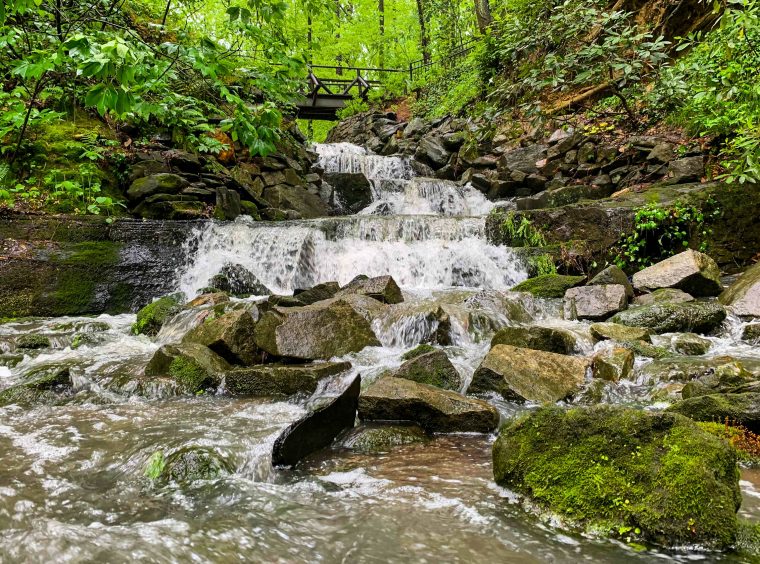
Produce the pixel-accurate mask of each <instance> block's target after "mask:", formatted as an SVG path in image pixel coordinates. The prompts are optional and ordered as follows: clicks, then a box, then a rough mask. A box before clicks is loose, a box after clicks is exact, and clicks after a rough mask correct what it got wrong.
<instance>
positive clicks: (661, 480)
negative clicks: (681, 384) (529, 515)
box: [493, 406, 741, 549]
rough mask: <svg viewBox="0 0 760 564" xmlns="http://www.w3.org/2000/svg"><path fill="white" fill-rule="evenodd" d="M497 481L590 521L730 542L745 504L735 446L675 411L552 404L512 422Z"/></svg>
mask: <svg viewBox="0 0 760 564" xmlns="http://www.w3.org/2000/svg"><path fill="white" fill-rule="evenodd" d="M493 469H494V478H495V479H496V482H498V483H499V484H501V485H504V486H506V487H508V488H509V489H511V490H513V491H515V492H517V493H519V494H522V495H524V496H525V497H526V498H527V500H528V501H529V502H530V504H531V505H532V506H534V507H537V508H539V509H545V510H549V511H551V512H552V513H554V514H557V515H559V516H560V517H561V518H562V519H563V521H564V522H566V523H568V524H570V525H575V526H576V527H578V528H581V529H585V530H594V531H596V532H597V533H598V532H600V531H601V532H603V533H606V534H609V535H612V536H620V537H623V539H625V540H630V541H635V540H638V541H645V542H652V543H656V544H659V545H665V546H684V545H703V546H709V547H712V548H718V549H726V548H729V547H731V546H732V545H733V543H734V541H735V539H736V532H737V528H738V521H737V517H736V511H737V510H738V509H739V505H740V503H741V493H740V491H739V470H738V467H737V460H736V454H735V452H734V450H733V448H731V446H730V445H729V444H728V443H727V442H725V441H723V440H721V439H719V438H717V437H715V436H713V435H710V434H709V433H707V432H705V431H703V430H702V429H701V428H700V427H699V426H697V425H696V424H695V423H694V422H692V421H690V420H689V419H687V418H685V417H681V416H679V415H677V414H673V413H647V412H644V411H639V410H636V409H630V408H624V407H611V406H596V407H589V408H575V409H570V410H564V409H561V408H559V407H555V406H551V407H544V408H541V409H539V410H538V411H535V412H533V413H532V414H530V415H528V416H526V417H524V418H521V419H519V420H517V421H516V422H514V423H512V424H511V425H509V426H507V427H504V428H503V429H502V431H501V433H500V435H499V438H498V439H497V440H496V442H495V443H494V446H493Z"/></svg>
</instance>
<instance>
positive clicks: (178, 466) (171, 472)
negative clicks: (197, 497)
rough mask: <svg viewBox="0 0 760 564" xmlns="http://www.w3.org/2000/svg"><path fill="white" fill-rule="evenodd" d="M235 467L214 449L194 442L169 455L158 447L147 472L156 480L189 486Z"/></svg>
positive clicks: (232, 469)
mask: <svg viewBox="0 0 760 564" xmlns="http://www.w3.org/2000/svg"><path fill="white" fill-rule="evenodd" d="M233 471H234V468H233V466H232V464H231V463H230V462H229V461H228V460H227V459H225V458H224V457H223V456H221V455H220V454H219V453H217V452H216V451H215V450H214V449H211V448H207V447H200V446H191V447H185V448H182V449H179V450H177V451H175V452H173V453H171V454H170V455H168V456H165V455H164V453H163V451H160V450H159V451H156V452H155V453H154V454H153V455H152V456H151V458H150V460H148V464H147V465H146V467H145V475H146V477H147V478H149V479H150V480H152V481H153V482H154V483H156V484H159V485H165V484H168V483H173V484H176V485H179V486H181V487H187V486H189V485H191V484H192V483H193V482H197V481H200V480H215V479H217V478H221V477H223V476H226V475H228V474H231V473H232V472H233Z"/></svg>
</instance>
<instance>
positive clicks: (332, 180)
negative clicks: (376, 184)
mask: <svg viewBox="0 0 760 564" xmlns="http://www.w3.org/2000/svg"><path fill="white" fill-rule="evenodd" d="M324 180H325V182H327V183H328V184H330V186H332V187H333V188H334V189H335V196H336V198H337V201H336V204H339V205H340V207H341V208H342V209H343V210H344V211H345V212H346V213H351V214H354V213H358V212H360V211H361V210H363V209H364V208H366V207H367V206H368V205H370V204H371V203H372V185H371V184H370V182H369V180H367V177H366V176H364V174H362V173H361V172H357V173H351V172H333V173H329V174H325V175H324Z"/></svg>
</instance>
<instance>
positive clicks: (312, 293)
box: [293, 282, 340, 305]
mask: <svg viewBox="0 0 760 564" xmlns="http://www.w3.org/2000/svg"><path fill="white" fill-rule="evenodd" d="M339 290H340V284H338V283H337V282H323V283H322V284H317V285H316V286H312V287H311V288H309V289H308V290H296V291H294V292H293V298H294V299H295V301H296V302H297V303H298V304H299V305H311V304H313V303H316V302H321V301H322V300H329V299H330V298H332V297H334V296H335V294H337V293H338V291H339Z"/></svg>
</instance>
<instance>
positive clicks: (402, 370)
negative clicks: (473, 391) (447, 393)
mask: <svg viewBox="0 0 760 564" xmlns="http://www.w3.org/2000/svg"><path fill="white" fill-rule="evenodd" d="M393 375H394V376H395V377H396V378H405V379H406V380H412V381H413V382H419V383H420V384H428V385H430V386H435V387H437V388H442V389H444V390H454V391H459V389H460V388H461V387H462V381H461V378H460V376H459V372H457V369H456V368H454V365H453V364H451V361H450V360H449V357H448V356H446V353H445V352H443V351H442V350H439V349H435V350H433V351H431V352H427V353H424V354H421V355H417V356H415V357H414V358H411V359H409V360H407V361H406V362H405V363H404V364H402V365H401V366H400V367H399V368H398V369H397V370H396V371H395V372H394V373H393Z"/></svg>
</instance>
